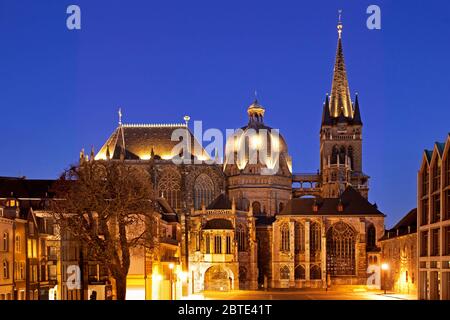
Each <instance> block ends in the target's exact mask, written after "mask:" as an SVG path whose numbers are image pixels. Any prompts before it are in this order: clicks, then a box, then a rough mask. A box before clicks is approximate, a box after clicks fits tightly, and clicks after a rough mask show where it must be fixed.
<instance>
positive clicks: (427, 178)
mask: <svg viewBox="0 0 450 320" xmlns="http://www.w3.org/2000/svg"><path fill="white" fill-rule="evenodd" d="M429 185H430V174H429V171H428V167H427V166H426V167H425V169H424V170H423V174H422V196H425V195H427V194H428V186H429Z"/></svg>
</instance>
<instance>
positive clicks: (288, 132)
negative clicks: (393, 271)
mask: <svg viewBox="0 0 450 320" xmlns="http://www.w3.org/2000/svg"><path fill="white" fill-rule="evenodd" d="M69 4H78V5H80V7H81V10H82V30H81V31H75V32H74V31H69V30H67V29H66V24H65V20H66V13H65V11H66V8H67V6H68V5H69ZM370 4H378V5H379V6H380V7H381V10H382V29H381V30H379V31H378V30H376V31H370V30H368V29H367V28H366V24H365V21H366V19H367V14H366V13H365V12H366V8H367V6H368V5H370ZM339 8H342V9H343V10H344V13H343V21H344V34H343V41H344V53H345V57H346V64H347V71H348V76H349V81H350V89H351V91H352V95H354V93H355V92H359V95H360V105H361V112H362V116H363V121H364V125H365V127H364V169H365V171H366V172H367V173H368V174H369V175H370V176H371V177H372V179H371V193H370V200H371V201H373V202H377V203H378V205H379V208H380V209H381V210H382V211H383V212H385V213H386V214H387V215H388V218H387V223H386V224H387V225H388V226H391V225H392V224H393V223H394V222H396V220H398V219H399V218H400V217H401V216H402V215H404V214H406V213H407V211H408V210H409V209H411V208H413V207H414V206H415V205H416V174H417V170H418V168H419V165H420V160H421V156H422V150H423V149H424V148H432V145H433V143H434V141H436V140H443V139H444V138H445V137H446V135H447V133H448V132H449V131H450V126H449V117H450V111H449V106H448V102H447V100H448V97H447V94H448V92H449V87H450V60H449V52H450V41H449V39H450V16H449V14H448V12H449V11H450V3H449V2H448V1H419V0H417V1H407V2H405V1H398V0H391V1H381V0H376V1H370V2H369V1H364V0H348V1H325V0H322V1H261V0H258V1H242V0H241V1H234V0H226V1H225V0H205V1H197V0H192V1H162V0H161V1H149V0H140V1H138V0H134V1H113V0H108V1H100V0H96V1H92V0H72V1H63V0H58V1H43V0H40V1H36V0H0V108H1V115H0V120H1V129H2V130H1V132H2V136H1V137H2V139H1V140H2V143H1V145H2V148H1V150H2V151H1V153H0V156H1V161H0V175H6V176H17V175H26V176H27V177H29V178H55V177H56V176H57V175H58V173H60V172H61V171H62V170H63V169H64V168H65V167H67V166H68V164H69V163H73V162H75V161H76V160H77V157H78V153H79V151H80V149H81V148H82V147H85V148H86V149H90V146H91V145H92V144H93V145H95V147H96V150H98V148H99V147H100V146H101V145H102V143H103V142H104V140H105V139H107V137H108V136H109V134H110V133H111V132H112V130H113V129H114V128H115V127H116V124H117V107H118V106H122V108H123V112H124V121H125V122H148V123H155V122H181V121H182V117H183V116H184V115H185V114H189V115H190V116H191V118H192V120H203V121H204V126H205V127H210V128H221V129H225V128H236V127H240V126H241V125H243V124H245V123H246V121H247V118H246V108H247V106H248V105H249V104H250V103H251V100H252V99H253V92H254V90H255V89H257V90H258V95H259V98H260V102H261V103H262V104H263V105H264V106H265V107H266V109H267V112H266V123H268V124H269V125H271V126H272V127H275V128H280V130H281V133H282V134H283V135H284V136H285V138H286V140H287V141H288V144H289V151H290V153H291V155H292V156H293V159H294V170H295V171H297V172H305V171H316V170H317V168H318V165H319V156H318V155H319V136H318V132H319V127H320V118H321V110H322V103H323V100H324V97H325V93H327V92H329V91H330V89H331V77H332V68H333V62H334V56H335V50H336V39H337V33H336V20H337V10H338V9H339Z"/></svg>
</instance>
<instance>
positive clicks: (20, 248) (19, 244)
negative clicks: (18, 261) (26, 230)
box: [16, 235, 22, 253]
mask: <svg viewBox="0 0 450 320" xmlns="http://www.w3.org/2000/svg"><path fill="white" fill-rule="evenodd" d="M20 240H21V239H20V235H16V252H17V253H21V252H22V243H21V242H20Z"/></svg>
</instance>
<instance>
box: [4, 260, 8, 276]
mask: <svg viewBox="0 0 450 320" xmlns="http://www.w3.org/2000/svg"><path fill="white" fill-rule="evenodd" d="M3 279H9V262H8V260H3Z"/></svg>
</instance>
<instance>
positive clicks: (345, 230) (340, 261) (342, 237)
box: [327, 221, 356, 276]
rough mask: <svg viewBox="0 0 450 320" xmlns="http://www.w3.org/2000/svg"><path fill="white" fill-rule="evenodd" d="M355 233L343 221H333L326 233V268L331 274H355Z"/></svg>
mask: <svg viewBox="0 0 450 320" xmlns="http://www.w3.org/2000/svg"><path fill="white" fill-rule="evenodd" d="M355 245H356V235H355V232H354V231H353V229H352V228H351V227H350V226H349V225H348V224H346V223H344V222H342V221H341V222H337V223H335V224H334V225H333V226H332V227H331V228H330V229H329V230H328V233H327V268H328V272H329V273H330V275H332V276H350V275H354V274H355V264H356V262H355Z"/></svg>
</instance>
